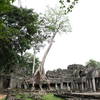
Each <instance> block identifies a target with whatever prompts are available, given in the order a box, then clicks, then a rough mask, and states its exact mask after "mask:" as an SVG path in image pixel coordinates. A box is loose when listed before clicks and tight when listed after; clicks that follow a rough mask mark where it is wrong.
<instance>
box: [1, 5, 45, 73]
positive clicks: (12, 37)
mask: <svg viewBox="0 0 100 100" xmlns="http://www.w3.org/2000/svg"><path fill="white" fill-rule="evenodd" d="M0 20H1V21H2V25H1V26H0V68H1V70H0V72H5V70H6V72H7V71H8V72H11V71H12V70H14V69H15V68H14V65H18V64H19V65H20V64H22V63H20V62H22V60H23V57H22V56H23V54H24V52H25V51H26V50H27V49H30V48H31V46H34V44H35V46H36V47H38V45H40V44H42V43H43V41H44V40H45V39H46V35H44V34H43V33H41V30H40V26H39V24H40V21H39V19H38V14H37V13H35V12H33V10H32V9H24V8H17V7H15V6H12V9H11V10H9V11H7V12H2V13H1V12H0ZM38 49H39V48H38ZM12 67H13V68H12Z"/></svg>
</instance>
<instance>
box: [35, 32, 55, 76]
mask: <svg viewBox="0 0 100 100" xmlns="http://www.w3.org/2000/svg"><path fill="white" fill-rule="evenodd" d="M56 34H57V33H54V34H53V36H52V38H51V41H50V43H49V46H48V48H47V50H46V52H45V53H44V56H43V58H42V62H41V64H40V66H39V67H38V69H37V70H36V72H35V73H34V76H36V75H37V74H38V72H39V73H40V76H41V78H42V76H43V77H45V71H44V63H45V60H46V57H47V55H48V53H49V51H50V49H51V47H52V44H53V41H54V38H55V36H56Z"/></svg>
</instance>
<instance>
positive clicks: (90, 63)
mask: <svg viewBox="0 0 100 100" xmlns="http://www.w3.org/2000/svg"><path fill="white" fill-rule="evenodd" d="M86 67H94V68H100V62H98V61H95V60H93V59H90V60H89V61H88V62H87V63H86Z"/></svg>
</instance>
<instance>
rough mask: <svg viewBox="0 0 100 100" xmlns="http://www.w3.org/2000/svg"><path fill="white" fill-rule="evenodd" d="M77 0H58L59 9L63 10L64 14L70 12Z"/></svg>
mask: <svg viewBox="0 0 100 100" xmlns="http://www.w3.org/2000/svg"><path fill="white" fill-rule="evenodd" d="M78 1H79V0H59V3H60V4H61V7H60V8H61V9H63V10H64V11H65V14H67V13H69V12H72V10H73V8H74V7H75V5H76V4H77V3H78Z"/></svg>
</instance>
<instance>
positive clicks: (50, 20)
mask: <svg viewBox="0 0 100 100" xmlns="http://www.w3.org/2000/svg"><path fill="white" fill-rule="evenodd" d="M42 19H43V23H42V29H43V32H45V33H47V34H48V35H49V36H50V38H48V41H49V42H48V43H49V45H48V48H47V50H46V52H45V53H44V56H43V59H42V61H41V64H40V66H39V67H38V69H37V70H36V72H35V73H34V76H35V79H37V78H36V77H40V78H39V79H42V80H43V79H45V73H44V63H45V60H46V57H47V55H48V53H49V51H50V49H51V47H52V45H53V42H54V39H55V37H56V35H57V34H58V33H61V34H62V33H67V32H70V31H71V26H70V23H69V19H68V17H67V16H66V15H65V13H64V12H63V11H62V10H61V9H52V8H48V9H47V11H46V13H45V14H44V15H43V16H42Z"/></svg>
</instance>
